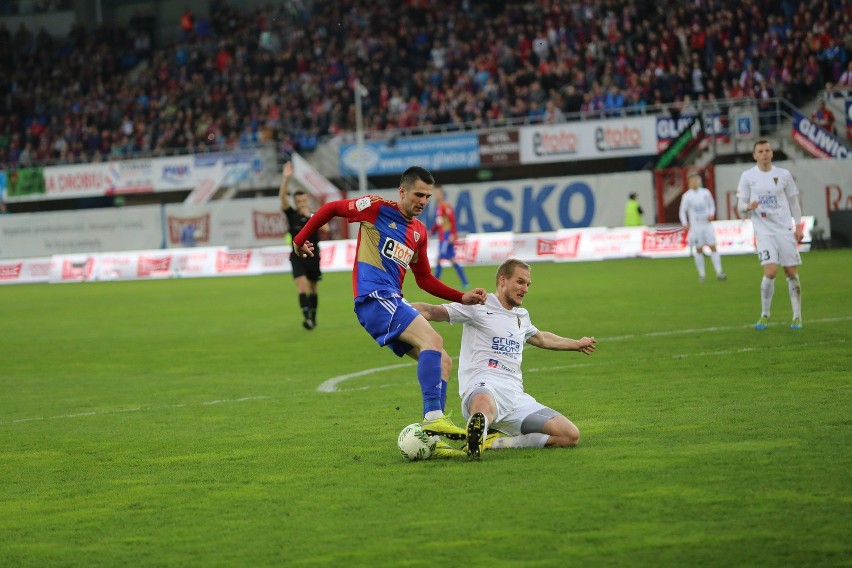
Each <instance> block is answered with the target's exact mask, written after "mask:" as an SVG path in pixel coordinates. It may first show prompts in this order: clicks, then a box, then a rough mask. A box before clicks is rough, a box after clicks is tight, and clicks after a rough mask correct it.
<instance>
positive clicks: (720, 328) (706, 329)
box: [598, 316, 852, 341]
mask: <svg viewBox="0 0 852 568" xmlns="http://www.w3.org/2000/svg"><path fill="white" fill-rule="evenodd" d="M850 320H852V316H847V317H839V318H822V319H815V320H805V325H806V326H807V325H810V324H814V323H831V322H835V321H850ZM773 325H783V326H787V325H789V323H777V324H769V326H770V327H772V326H773ZM752 327H754V324H747V325H729V326H718V327H702V328H695V329H669V330H664V331H650V332H648V333H631V334H628V335H616V336H613V337H602V338H598V341H623V340H625V339H635V338H637V337H664V336H666V335H687V334H690V333H699V332H712V331H731V330H734V329H747V328H752Z"/></svg>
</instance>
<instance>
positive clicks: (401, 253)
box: [382, 238, 414, 270]
mask: <svg viewBox="0 0 852 568" xmlns="http://www.w3.org/2000/svg"><path fill="white" fill-rule="evenodd" d="M382 256H384V257H385V258H389V259H391V260H392V261H394V262H395V263H397V264H398V265H400V266H401V267H403V268H405V269H406V270H408V263H409V262H411V259H412V257H414V251H413V250H411V249H410V248H408V247H407V246H405V245H404V244H402V243H401V242H399V241H397V240H394V239H391V238H388V239H387V240H385V245H384V246H383V247H382Z"/></svg>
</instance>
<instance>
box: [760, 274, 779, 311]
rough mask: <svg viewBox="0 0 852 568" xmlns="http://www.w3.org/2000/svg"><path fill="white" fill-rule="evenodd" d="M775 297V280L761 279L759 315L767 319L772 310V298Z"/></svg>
mask: <svg viewBox="0 0 852 568" xmlns="http://www.w3.org/2000/svg"><path fill="white" fill-rule="evenodd" d="M774 295H775V279H774V278H767V277H766V276H764V277H763V280H761V281H760V314H761V315H764V316H766V317H769V315H770V314H769V312H770V310H771V308H772V296H774Z"/></svg>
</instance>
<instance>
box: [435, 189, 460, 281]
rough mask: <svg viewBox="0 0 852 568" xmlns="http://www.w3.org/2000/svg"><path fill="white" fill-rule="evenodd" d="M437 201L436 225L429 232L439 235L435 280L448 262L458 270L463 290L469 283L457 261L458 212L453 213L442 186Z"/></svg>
mask: <svg viewBox="0 0 852 568" xmlns="http://www.w3.org/2000/svg"><path fill="white" fill-rule="evenodd" d="M435 199H436V201H437V202H438V208H437V210H436V212H435V224H434V225H432V229H431V230H430V231H429V232H430V233H432V234H434V233H437V234H438V243H439V246H438V264H437V265H436V266H435V278H441V271H442V270H443V266H441V261H443V260H446V261H448V262H449V263H450V264H452V265H453V268H455V269H456V274H458V276H459V280H461V284H462V288H467V286H468V282H467V276H466V275H465V273H464V268H462V266H461V265H460V264H459V263H458V262H457V261H456V240H457V239H458V233H457V232H456V212H455V211H453V206H452V205H450V202H449V201H447V200H446V194H445V193H444V188H442V187H440V186H438V187H436V188H435Z"/></svg>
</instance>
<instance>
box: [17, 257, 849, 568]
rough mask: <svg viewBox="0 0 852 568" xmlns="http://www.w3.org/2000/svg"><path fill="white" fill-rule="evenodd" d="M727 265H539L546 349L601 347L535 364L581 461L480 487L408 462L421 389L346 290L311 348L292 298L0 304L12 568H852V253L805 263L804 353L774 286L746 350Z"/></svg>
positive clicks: (738, 275)
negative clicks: (718, 276)
mask: <svg viewBox="0 0 852 568" xmlns="http://www.w3.org/2000/svg"><path fill="white" fill-rule="evenodd" d="M723 261H724V264H725V270H726V272H727V273H728V276H729V279H728V281H726V282H717V281H716V280H714V279H712V274H713V273H712V268H711V267H710V263H709V261H708V263H707V268H708V271H709V274H710V276H711V277H710V278H708V281H707V282H706V283H704V284H699V282H698V280H697V276H696V274H695V269H694V265H693V263H692V260H691V259H687V258H684V259H670V260H642V259H636V260H625V261H613V262H603V263H576V264H551V263H541V264H536V265H533V270H532V279H533V284H532V287H531V291H530V294H529V296H528V297H527V300H526V303H525V307H527V308H528V309H529V310H530V312H531V314H532V320H533V323H535V324H536V325H537V326H538V327H539V328H541V329H545V330H550V331H555V332H557V333H561V334H563V335H567V336H570V337H580V336H582V335H594V336H595V337H597V338H598V341H599V343H598V351H597V353H595V354H594V355H593V356H591V357H585V356H582V355H579V354H577V353H561V352H554V351H544V350H538V349H536V348H534V347H528V348H527V349H526V356H525V362H524V363H525V370H526V372H525V382H526V386H527V390H528V391H529V392H530V393H531V394H533V395H534V396H536V397H537V398H538V399H539V400H540V401H541V402H543V403H545V404H547V405H550V406H552V407H554V408H556V409H558V410H560V411H562V412H564V413H565V414H566V415H567V416H568V417H569V418H571V419H572V420H573V421H574V422H575V423H576V424H577V425H578V427H579V428H580V431H581V433H582V439H581V442H580V446H579V447H578V448H576V449H573V450H504V451H494V452H486V453H485V455H484V458H483V460H482V461H481V462H479V463H468V462H467V461H464V460H458V461H446V460H444V461H436V460H431V461H427V462H420V463H407V462H405V461H403V460H402V458H401V457H400V456H399V454H398V452H397V450H396V444H395V440H396V436H397V433H398V432H399V431H400V430H401V429H402V428H403V427H404V426H405V425H406V424H409V423H411V422H415V421H417V420H418V419H419V418H420V413H421V408H420V396H419V388H418V384H417V380H416V378H415V367H414V365H413V364H412V363H410V362H409V360H408V359H397V358H396V357H394V356H393V355H392V354H391V353H390V351H389V350H387V349H380V348H379V347H377V346H376V345H375V344H374V343H373V342H372V340H371V339H370V338H369V336H368V335H367V334H366V333H365V332H364V331H363V330H362V329H361V327H360V326H359V325H358V323H357V320H356V318H355V315H354V314H353V312H352V301H351V284H350V278H351V277H350V274H349V273H336V274H327V275H326V277H325V280H324V281H323V282H322V284H321V287H320V292H321V295H320V306H319V316H318V327H317V329H316V330H314V331H312V332H308V331H305V330H304V329H302V327H301V319H300V317H299V312H298V305H297V299H296V293H295V287H294V286H293V283H292V280H291V278H290V276H289V275H277V276H264V277H244V278H218V279H199V280H170V281H162V282H120V283H92V284H76V285H31V286H6V287H2V288H0V325H2V328H0V329H2V337H0V355H2V357H0V365H2V367H0V368H2V371H0V565H2V566H15V567H19V566H34V567H42V566H87V567H88V566H205V567H207V566H347V567H348V566H371V567H378V566H429V567H433V566H447V567H452V566H465V567H467V566H488V567H494V566H560V567H561V566H631V567H632V566H698V565H704V566H839V565H843V566H849V565H852V528H850V527H852V451H850V439H852V417H851V416H850V413H851V412H852V411H850V409H852V390H850V386H852V345H850V340H852V332H850V330H852V298H850V291H852V287H850V284H852V251H850V250H831V251H815V252H811V253H808V254H805V255H804V264H803V266H802V269H801V275H802V288H803V295H804V323H805V327H804V329H802V330H800V331H794V330H791V329H789V319H790V303H789V299H788V294H787V287H786V283H785V281H784V280H783V278H779V279H778V284H777V286H776V292H775V300H774V304H773V319H772V323H771V325H770V327H769V329H768V330H766V331H764V332H757V331H755V330H754V328H753V324H754V322H755V321H756V320H757V317H758V315H759V282H760V268H759V266H758V263H757V261H756V260H755V258H754V257H753V256H751V255H748V256H733V257H723ZM494 270H495V267H475V268H469V269H468V273H469V276H470V279H471V282H472V283H473V284H474V285H483V286H485V287H486V288H488V289H489V291H490V290H492V289H493V286H494V284H493V282H494ZM445 273H446V277H445V281H447V282H448V283H449V284H450V285H457V284H458V282H457V280H456V276H455V274H454V272H453V271H452V270H448V271H445ZM406 293H407V295H408V297H409V299H411V300H426V301H428V300H429V297H428V296H427V295H425V294H424V293H422V292H421V291H419V290H418V289H417V288H416V287H415V286H414V282H413V279H412V278H411V277H409V281H407V282H406ZM433 301H437V300H433ZM436 325H437V329H438V330H439V331H440V332H441V334H442V335H443V337H444V338H445V345H446V347H447V351H448V352H449V353H450V354H451V355H454V356H455V355H457V354H458V347H459V338H460V335H461V329H460V328H459V327H457V326H449V325H446V324H436ZM322 385H325V386H326V387H327V389H328V390H333V392H321V391H320V390H318V389H319V388H320V387H321V386H322ZM329 385H331V386H329ZM448 406H449V407H450V408H451V409H453V411H454V415H455V417H456V418H457V419H458V421H460V418H459V415H460V410H459V399H458V395H457V383H456V382H455V380H454V379H453V380H452V381H451V395H450V400H449V403H448Z"/></svg>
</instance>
